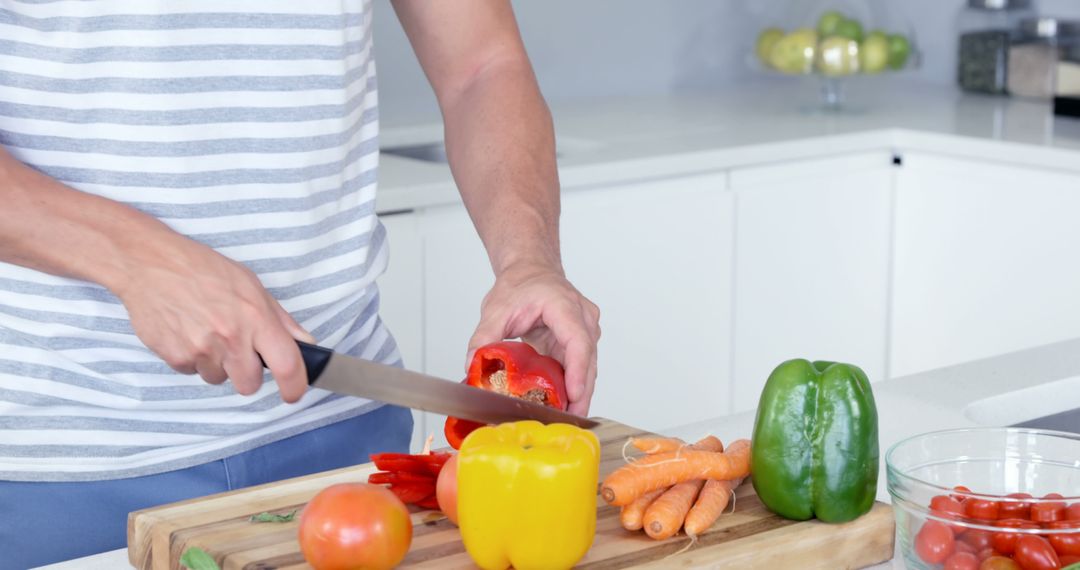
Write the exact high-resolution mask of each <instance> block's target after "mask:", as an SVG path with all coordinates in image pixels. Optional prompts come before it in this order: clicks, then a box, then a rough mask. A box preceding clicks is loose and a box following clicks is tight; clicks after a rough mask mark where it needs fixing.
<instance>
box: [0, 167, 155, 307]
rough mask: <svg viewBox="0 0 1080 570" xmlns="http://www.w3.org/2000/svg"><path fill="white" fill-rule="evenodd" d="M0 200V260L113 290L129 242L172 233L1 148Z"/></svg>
mask: <svg viewBox="0 0 1080 570" xmlns="http://www.w3.org/2000/svg"><path fill="white" fill-rule="evenodd" d="M0 204H3V207H0V261H5V262H8V263H13V264H15V265H21V266H24V267H29V268H31V269H36V270H38V271H43V272H46V273H51V274H53V275H60V276H64V277H73V278H76V279H82V280H84V281H91V282H94V283H98V284H101V285H103V286H105V287H106V288H108V289H110V290H113V291H114V292H115V291H116V290H117V289H118V288H120V287H121V286H122V285H123V283H124V282H125V280H126V275H127V274H128V273H129V271H130V269H131V265H132V263H133V256H132V253H133V252H132V247H131V245H132V244H133V243H135V242H136V240H138V241H139V242H140V243H147V242H148V241H147V238H148V237H149V235H150V234H162V235H167V234H170V233H172V232H171V231H170V230H168V228H167V227H166V226H165V225H164V224H162V223H161V222H159V221H158V220H156V219H154V218H153V217H151V216H148V215H146V214H143V213H141V212H139V211H138V210H135V209H134V208H131V207H129V206H126V205H124V204H121V203H119V202H115V201H112V200H109V199H107V198H102V197H100V196H94V195H92V194H87V193H85V192H80V191H78V190H74V189H72V188H69V187H67V186H65V185H63V184H61V183H59V182H57V181H56V180H53V179H52V178H49V177H48V176H46V175H44V174H42V173H40V172H38V171H36V170H34V169H32V168H30V167H28V166H26V165H24V164H22V163H21V162H19V161H18V160H16V159H15V158H13V157H12V156H11V155H10V154H8V153H7V152H5V151H4V150H3V149H2V148H0Z"/></svg>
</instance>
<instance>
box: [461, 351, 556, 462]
mask: <svg viewBox="0 0 1080 570" xmlns="http://www.w3.org/2000/svg"><path fill="white" fill-rule="evenodd" d="M464 382H465V383H466V384H468V385H470V386H475V387H477V388H482V389H484V390H491V391H493V392H498V393H500V394H504V395H507V396H513V397H515V398H521V399H523V400H529V401H531V402H536V403H538V404H543V405H546V406H551V407H553V408H559V409H560V410H565V409H566V408H567V406H568V405H569V400H568V399H567V397H566V380H565V379H564V377H563V367H562V365H561V364H559V361H558V360H555V359H554V358H551V357H550V356H544V355H542V354H540V353H538V352H536V349H534V348H533V347H532V346H530V345H529V344H526V343H524V342H516V341H503V342H496V343H494V344H489V345H487V346H482V347H480V348H479V349H477V350H476V352H475V353H474V354H473V359H472V362H471V363H470V365H469V374H468V377H466V378H465V381H464ZM482 425H483V424H480V423H476V422H472V421H468V420H461V419H458V418H447V419H446V425H445V426H444V428H443V432H444V433H445V434H446V440H447V443H449V444H450V447H453V448H454V449H458V448H459V447H460V446H461V442H463V441H464V440H465V437H467V436H468V435H469V434H470V433H472V431H473V430H475V429H477V428H479V427H481V426H482Z"/></svg>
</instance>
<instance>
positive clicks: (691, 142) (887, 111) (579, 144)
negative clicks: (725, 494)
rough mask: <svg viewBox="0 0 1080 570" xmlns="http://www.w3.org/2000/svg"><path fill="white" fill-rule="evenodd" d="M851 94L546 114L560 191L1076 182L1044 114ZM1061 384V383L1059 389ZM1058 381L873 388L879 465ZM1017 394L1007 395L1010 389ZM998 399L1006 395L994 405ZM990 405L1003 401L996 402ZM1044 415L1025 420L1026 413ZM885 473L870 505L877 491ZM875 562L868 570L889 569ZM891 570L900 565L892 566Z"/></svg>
mask: <svg viewBox="0 0 1080 570" xmlns="http://www.w3.org/2000/svg"><path fill="white" fill-rule="evenodd" d="M855 83H856V84H855V85H852V89H851V93H850V94H851V100H852V106H853V110H851V111H848V112H840V113H824V112H821V111H813V110H810V109H808V108H807V107H808V106H811V104H812V103H813V102H814V92H813V89H814V88H815V87H814V85H813V84H812V83H805V82H799V81H788V80H785V79H775V80H769V81H759V82H755V83H754V84H753V85H750V86H744V87H740V88H738V89H731V90H728V91H725V92H722V93H715V94H699V95H677V96H676V95H672V96H666V97H648V98H634V99H621V100H617V101H611V100H595V101H586V102H576V103H563V104H555V105H552V111H553V114H554V116H555V121H556V125H557V133H558V137H559V138H560V146H561V149H562V151H563V152H564V156H563V157H562V158H561V159H560V178H561V181H562V185H563V189H564V190H569V191H572V190H574V189H577V188H584V187H589V186H594V185H607V184H612V183H617V182H618V181H620V180H640V179H648V178H659V177H664V176H674V175H680V174H689V173H696V172H707V171H716V170H723V169H727V168H733V167H739V166H749V165H754V164H762V163H769V162H777V161H783V160H798V159H804V158H812V157H818V156H826V155H829V154H833V153H848V152H859V151H865V150H872V149H899V150H923V151H930V152H936V153H941V154H949V155H953V156H960V157H973V158H979V159H983V160H990V161H994V162H1008V163H1016V164H1024V165H1029V166H1033V167H1038V168H1048V169H1057V170H1069V171H1076V172H1080V154H1078V151H1080V120H1067V119H1055V118H1053V116H1052V114H1051V112H1050V108H1049V106H1048V105H1047V104H1042V103H1031V102H1024V101H1018V100H1010V99H1001V98H994V97H980V96H971V95H961V94H960V93H958V92H956V91H955V90H952V89H948V88H941V87H928V86H919V85H909V84H902V83H898V82H892V81H890V80H881V81H875V80H873V79H869V78H868V79H866V80H863V81H857V82H855ZM440 137H441V126H440V125H438V124H420V125H414V126H398V127H392V126H391V127H388V126H384V131H383V146H384V147H388V146H393V145H398V144H406V143H415V142H424V141H432V140H438V139H439V138H440ZM379 183H380V190H379V211H381V212H386V211H395V210H407V209H416V208H424V207H430V206H437V205H444V204H453V203H457V202H458V201H459V200H460V199H459V197H458V195H457V192H456V190H455V187H454V185H453V181H452V179H451V177H450V172H449V169H448V168H447V167H446V165H444V164H433V163H423V162H418V161H414V160H409V159H403V158H399V157H394V156H387V155H383V157H382V159H381V166H380V182H379ZM1068 378H1073V380H1071V381H1070V380H1066V379H1068ZM1055 382H1069V387H1070V388H1072V391H1071V392H1070V391H1064V392H1062V391H1061V390H1060V388H1061V386H1060V385H1057V384H1055V388H1054V390H1055V391H1056V393H1057V394H1062V393H1071V394H1080V339H1078V340H1076V341H1070V342H1065V343H1059V344H1055V345H1050V346H1046V347H1041V348H1035V349H1031V350H1026V351H1022V352H1018V353H1014V354H1008V355H1004V356H999V357H995V358H990V359H986V360H980V361H976V362H972V363H969V364H964V365H960V366H953V367H949V368H944V369H941V370H936V371H933V372H927V373H924V374H918V375H914V376H910V377H907V378H899V379H894V380H888V381H884V382H881V383H878V384H875V385H874V393H875V398H876V400H877V405H878V410H879V417H880V433H881V451H882V458H884V454H885V452H886V450H887V449H888V448H889V446H891V445H892V444H894V443H896V442H898V441H900V440H901V439H904V438H906V437H909V436H912V435H915V434H918V433H923V432H927V431H932V430H936V429H945V428H953V427H967V426H973V425H977V424H976V422H975V421H974V420H973V419H972V418H970V417H968V416H967V415H965V409H966V408H967V407H968V405H969V404H970V403H972V402H978V404H976V405H975V406H974V407H973V409H972V411H971V413H970V414H969V415H972V416H973V417H974V418H975V419H977V420H980V421H983V422H984V423H987V424H989V425H994V424H997V425H1007V424H1009V423H1015V422H1017V421H1022V420H1024V419H1029V418H1034V417H1039V416H1042V415H1046V413H1053V412H1057V411H1064V410H1066V409H1071V408H1075V407H1077V406H1080V401H1077V399H1078V398H1080V396H1078V398H1074V399H1072V400H1069V399H1062V398H1056V399H1054V398H1046V397H1045V394H1046V392H1041V393H1040V387H1042V390H1050V388H1048V386H1049V385H1050V384H1053V383H1055ZM1018 391H1019V392H1018ZM1005 394H1010V396H1009V399H1008V405H1004V403H1005V401H1004V396H1003V395H1005ZM999 402H1001V403H1002V405H998V403H999ZM1046 405H1049V406H1051V407H1054V406H1057V407H1058V408H1057V409H1049V410H1046V413H1036V412H1037V410H1039V406H1046ZM752 425H753V414H752V413H743V414H736V415H732V416H727V417H723V418H718V419H716V420H710V421H706V422H701V423H698V424H693V425H688V426H682V427H679V428H674V429H671V430H667V431H668V433H670V434H671V435H677V436H681V437H685V438H694V437H696V436H699V435H701V434H705V433H713V434H716V435H717V436H720V437H721V438H728V439H731V438H737V437H747V436H748V435H749V434H750V433H751V428H752ZM884 481H885V471H884V465H883V466H882V469H881V476H880V484H879V494H878V496H879V498H880V499H882V500H888V495H887V493H885V490H884V489H885V488H884V485H885V483H884ZM892 567H893V566H892V565H891V564H885V565H882V566H880V567H879V568H892ZM895 567H896V568H901V567H902V566H901V565H899V564H898V563H897V565H896V566H895ZM45 568H49V569H52V570H115V569H117V568H130V566H129V564H128V561H127V554H126V551H125V550H122V549H121V550H115V551H112V552H106V553H102V554H98V555H95V556H91V557H87V558H80V559H77V560H72V561H68V562H63V563H59V564H54V565H51V566H48V567H45Z"/></svg>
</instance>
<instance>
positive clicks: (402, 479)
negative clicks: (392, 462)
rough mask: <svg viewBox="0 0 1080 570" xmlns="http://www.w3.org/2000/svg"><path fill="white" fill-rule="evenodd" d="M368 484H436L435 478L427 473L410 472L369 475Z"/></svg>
mask: <svg viewBox="0 0 1080 570" xmlns="http://www.w3.org/2000/svg"><path fill="white" fill-rule="evenodd" d="M367 482H368V483H371V484H372V485H394V484H397V483H416V484H422V483H430V484H432V485H434V484H435V477H433V476H431V475H430V474H427V473H410V472H408V471H397V472H393V473H387V472H381V471H380V472H379V473H372V474H371V475H368V481H367Z"/></svg>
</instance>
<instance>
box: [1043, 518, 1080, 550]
mask: <svg viewBox="0 0 1080 570" xmlns="http://www.w3.org/2000/svg"><path fill="white" fill-rule="evenodd" d="M1046 526H1047V528H1052V529H1070V528H1071V529H1078V530H1077V532H1076V533H1075V534H1072V533H1070V534H1051V535H1048V536H1047V540H1049V541H1050V545H1051V546H1053V547H1054V551H1055V552H1057V553H1058V556H1066V555H1071V556H1080V521H1058V522H1052V523H1047V524H1046Z"/></svg>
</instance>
